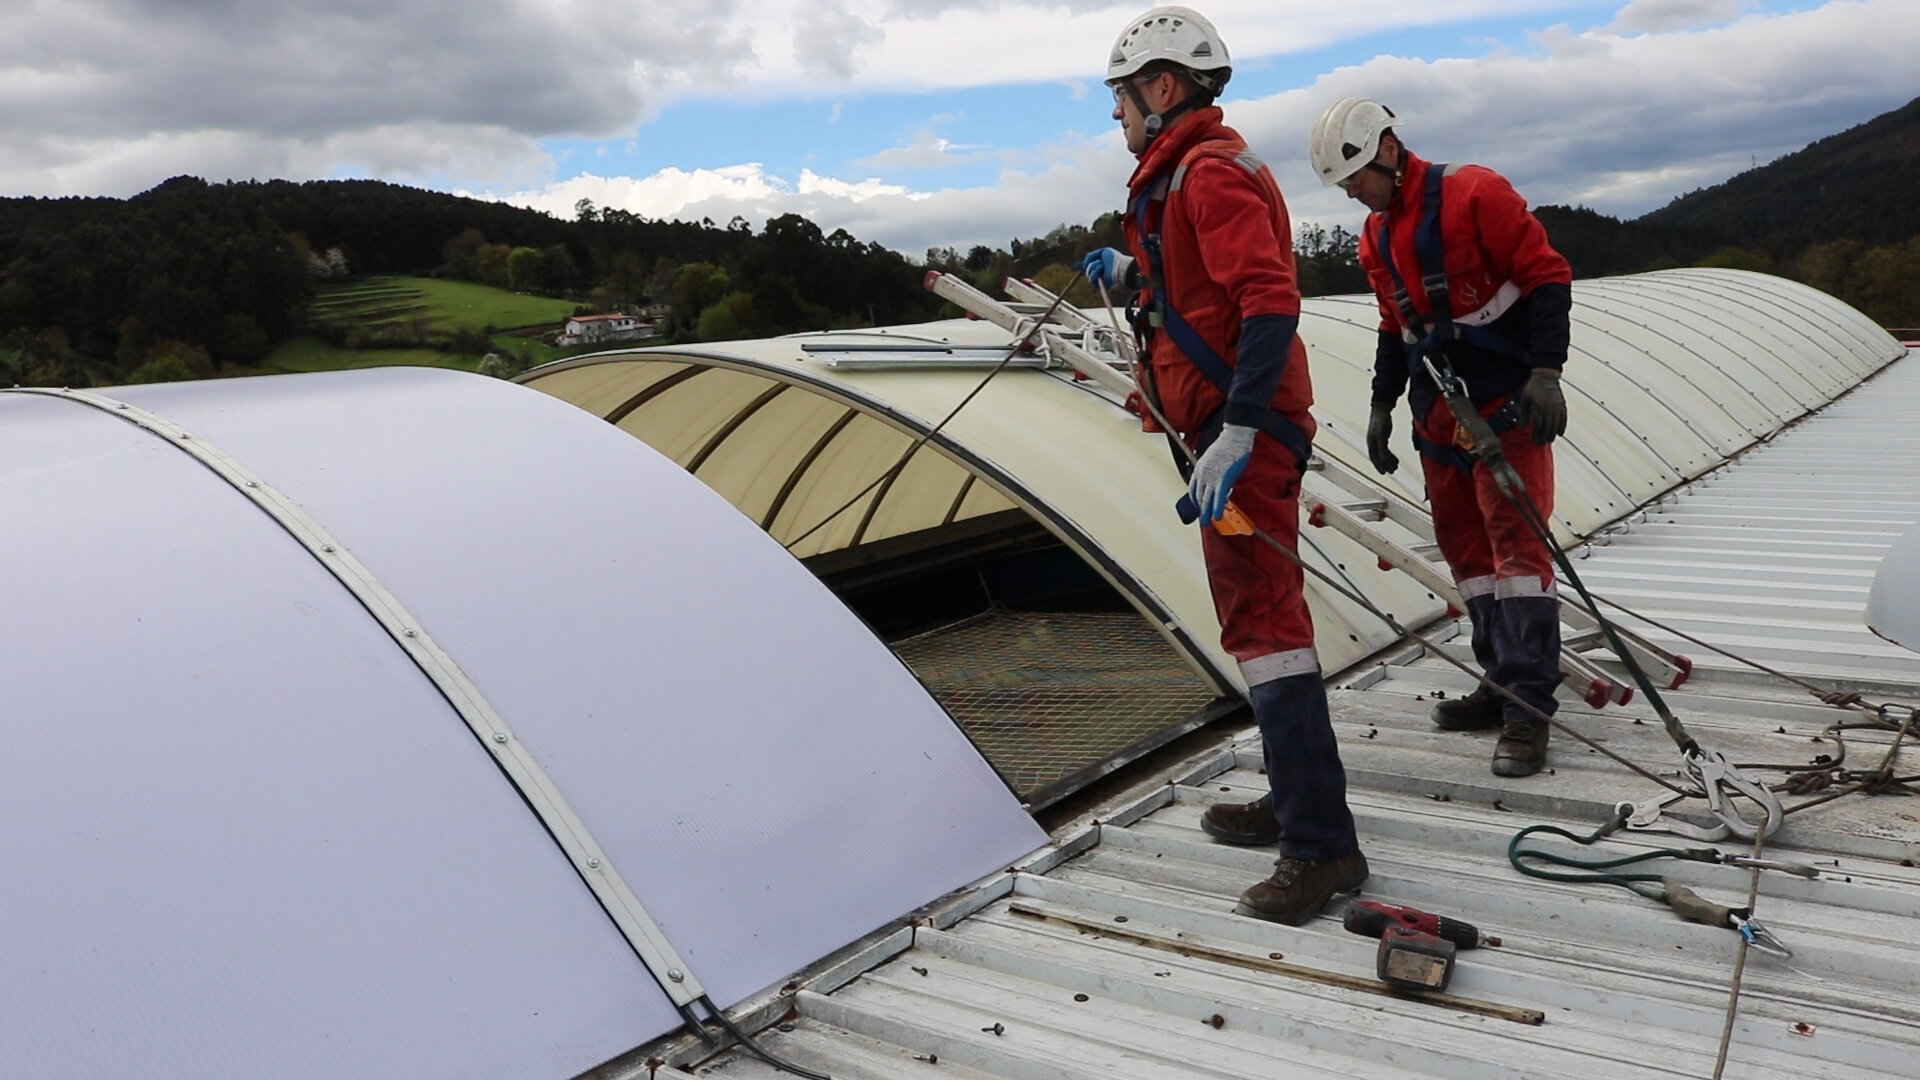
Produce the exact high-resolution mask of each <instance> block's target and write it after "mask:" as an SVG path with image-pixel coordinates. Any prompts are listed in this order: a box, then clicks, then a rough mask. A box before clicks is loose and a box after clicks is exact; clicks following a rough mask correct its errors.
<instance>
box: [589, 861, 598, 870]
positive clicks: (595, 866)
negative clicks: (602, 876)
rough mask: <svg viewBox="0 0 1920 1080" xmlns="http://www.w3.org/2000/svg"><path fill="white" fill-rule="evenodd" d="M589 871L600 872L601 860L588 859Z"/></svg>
mask: <svg viewBox="0 0 1920 1080" xmlns="http://www.w3.org/2000/svg"><path fill="white" fill-rule="evenodd" d="M587 869H589V870H598V869H600V860H599V859H588V860H587Z"/></svg>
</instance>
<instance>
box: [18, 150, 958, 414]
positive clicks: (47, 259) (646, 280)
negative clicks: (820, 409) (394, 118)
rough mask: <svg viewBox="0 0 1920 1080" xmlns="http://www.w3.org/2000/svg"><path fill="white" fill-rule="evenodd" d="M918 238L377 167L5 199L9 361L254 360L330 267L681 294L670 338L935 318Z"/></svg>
mask: <svg viewBox="0 0 1920 1080" xmlns="http://www.w3.org/2000/svg"><path fill="white" fill-rule="evenodd" d="M921 273H922V270H921V269H920V268H919V267H917V266H915V265H913V264H912V263H911V262H910V261H909V260H908V259H906V258H905V257H904V256H902V255H900V254H899V253H898V252H895V251H892V250H890V249H888V248H885V247H882V246H881V245H879V244H868V243H862V242H861V241H859V240H858V239H856V238H854V237H853V236H851V235H850V234H848V233H847V232H845V231H844V230H835V231H834V232H832V233H826V232H823V231H822V230H821V229H820V227H819V226H817V225H815V224H814V223H813V222H811V221H808V220H807V219H805V218H802V217H800V216H798V215H794V214H787V215H783V216H781V217H776V218H774V219H772V220H771V221H769V222H767V223H766V225H765V226H764V227H763V228H762V229H760V230H759V231H758V232H756V231H754V230H753V229H752V228H751V227H750V226H749V225H748V224H747V223H746V222H745V221H743V220H741V219H739V218H735V219H734V220H733V221H731V222H728V223H727V224H725V225H716V224H714V223H713V222H711V221H701V222H682V221H656V220H652V219H649V218H645V217H643V216H641V215H638V214H631V213H628V212H626V211H623V210H618V209H612V208H608V209H605V210H600V209H597V208H595V207H594V206H592V205H591V204H590V203H585V202H583V203H581V204H580V205H578V206H577V207H576V208H575V216H574V218H573V219H571V220H565V219H561V218H556V217H554V216H552V215H549V214H545V213H541V212H538V211H534V210H528V209H524V208H521V207H514V206H508V205H506V204H503V203H495V202H486V201H482V200H478V199H468V198H461V197H458V196H453V195H447V194H443V193H439V192H430V191H423V190H420V189H417V188H409V187H404V186H401V185H397V184H387V183H382V182H377V181H360V180H348V181H312V182H307V183H294V182H291V181H265V182H257V181H247V182H235V183H220V184H210V183H207V182H206V181H204V180H200V179H198V178H195V177H176V178H174V179H171V180H168V181H166V182H165V183H163V184H161V185H159V186H158V187H155V188H153V189H151V190H149V191H146V192H143V193H141V194H139V195H136V196H134V197H132V198H129V199H106V198H62V199H42V198H11V199H0V380H4V382H5V383H7V384H15V383H19V384H30V385H70V386H87V385H111V384H114V383H122V382H128V381H148V380H158V379H163V378H177V377H185V376H188V375H191V376H196V377H206V376H210V375H217V374H221V373H223V372H229V371H234V370H246V369H248V368H249V367H250V366H251V365H253V364H256V363H258V362H259V361H260V360H261V359H262V358H263V357H265V356H266V355H267V353H268V352H270V351H271V350H272V349H273V348H274V346H276V345H277V344H279V343H280V342H283V341H285V340H287V338H289V337H290V336H292V335H295V334H298V333H300V332H303V331H304V330H306V329H307V328H308V322H307V316H308V311H309V307H310V305H311V304H312V301H313V299H314V295H315V289H316V286H317V284H318V283H321V282H325V281H328V280H337V279H340V278H343V277H351V276H362V275H386V274H412V275H440V276H445V277H451V278H459V279H465V280H472V281H481V282H485V283H488V284H493V285H498V286H500V287H502V288H510V289H516V290H519V291H524V292H533V293H540V294H543V295H548V296H555V297H563V298H569V299H575V300H577V301H579V302H580V304H581V305H582V307H583V308H589V309H591V308H605V307H618V306H630V305H635V304H641V303H647V302H656V301H657V302H664V303H670V304H672V306H673V314H672V317H671V320H670V322H669V325H668V326H667V330H668V333H669V335H670V337H673V338H679V339H691V338H695V337H708V338H721V337H739V336H759V335H772V334H783V333H791V332H795V331H801V330H810V329H829V328H836V327H849V326H863V325H874V324H883V323H904V322H916V321H921V320H925V319H928V318H932V317H933V316H934V314H935V313H936V312H937V311H938V309H939V304H938V301H937V300H936V299H935V298H933V297H932V296H931V295H929V294H928V293H926V292H925V290H923V289H922V288H921V284H920V277H921Z"/></svg>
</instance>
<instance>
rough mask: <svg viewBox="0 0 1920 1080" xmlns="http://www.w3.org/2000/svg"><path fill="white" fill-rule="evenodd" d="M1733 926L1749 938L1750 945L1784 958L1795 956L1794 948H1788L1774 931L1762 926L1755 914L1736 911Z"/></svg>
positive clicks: (1744, 936) (1742, 935)
mask: <svg viewBox="0 0 1920 1080" xmlns="http://www.w3.org/2000/svg"><path fill="white" fill-rule="evenodd" d="M1733 928H1734V929H1735V930H1738V931H1740V936H1741V937H1743V938H1745V939H1746V940H1747V945H1748V946H1749V947H1751V948H1755V949H1759V950H1760V951H1761V952H1763V953H1770V954H1772V955H1774V956H1778V957H1780V958H1781V959H1782V960H1790V959H1792V958H1793V950H1792V949H1789V948H1787V944H1786V942H1784V941H1781V940H1780V939H1779V938H1777V937H1775V936H1774V934H1773V931H1771V930H1769V929H1767V928H1766V927H1764V926H1761V925H1760V920H1758V919H1756V918H1754V917H1753V916H1751V915H1742V914H1740V913H1739V912H1734V915H1733Z"/></svg>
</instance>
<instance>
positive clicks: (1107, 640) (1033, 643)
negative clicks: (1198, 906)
mask: <svg viewBox="0 0 1920 1080" xmlns="http://www.w3.org/2000/svg"><path fill="white" fill-rule="evenodd" d="M894 651H895V652H896V653H898V654H899V656H900V659H901V660H903V661H905V662H906V664H907V666H908V667H910V668H912V669H913V672H914V674H916V675H918V676H919V677H920V680H921V681H922V682H924V683H925V684H926V685H927V689H928V690H930V691H932V693H933V695H934V697H936V698H938V699H939V700H940V703H941V704H942V705H944V706H946V708H947V711H948V712H950V713H952V714H953V718H954V719H955V720H956V721H958V722H959V724H960V726H961V728H962V729H964V730H965V731H966V733H967V734H968V735H969V736H970V737H972V739H973V741H974V743H975V744H977V745H978V746H979V747H980V751H981V753H983V754H985V755H986V757H987V760H988V761H990V762H992V763H993V766H994V768H996V769H998V770H999V771H1000V775H1001V776H1003V777H1005V778H1006V780H1007V783H1008V784H1009V785H1010V786H1011V787H1012V788H1013V789H1014V790H1015V791H1017V792H1019V793H1020V795H1021V797H1022V798H1025V799H1029V800H1031V799H1032V798H1033V796H1034V795H1035V793H1037V792H1041V791H1042V790H1043V789H1046V788H1048V787H1049V786H1050V785H1055V784H1058V783H1059V782H1060V781H1062V780H1064V779H1066V778H1068V777H1071V776H1073V775H1074V774H1075V773H1078V772H1080V771H1081V770H1084V769H1088V768H1091V767H1093V766H1096V765H1099V764H1101V763H1103V762H1105V761H1106V760H1107V759H1108V758H1110V757H1112V756H1113V755H1115V754H1116V753H1118V752H1120V751H1122V750H1125V749H1127V748H1129V747H1130V746H1133V745H1134V744H1135V743H1137V742H1139V741H1141V740H1143V739H1147V738H1148V737H1150V736H1153V735H1156V734H1158V733H1160V732H1163V731H1166V730H1167V729H1169V728H1171V727H1174V726H1175V725H1178V724H1180V723H1182V722H1183V721H1185V720H1187V719H1188V718H1190V717H1192V716H1193V715H1194V714H1195V713H1196V712H1198V711H1199V710H1200V709H1201V708H1203V707H1204V706H1206V705H1207V704H1208V703H1209V702H1211V701H1212V700H1213V699H1214V696H1215V695H1214V691H1213V688H1212V687H1211V686H1210V685H1208V684H1207V683H1206V682H1204V681H1202V680H1201V679H1200V677H1199V676H1198V675H1196V674H1195V673H1194V671H1193V669H1192V668H1190V667H1188V666H1187V664H1186V662H1185V661H1183V660H1182V659H1181V658H1180V656H1179V655H1178V654H1177V653H1175V652H1174V651H1173V648H1172V646H1170V645H1168V644H1167V642H1166V640H1165V639H1164V638H1162V637H1161V636H1160V635H1159V634H1158V633H1155V632H1154V630H1153V628H1152V627H1151V626H1149V625H1147V624H1146V623H1145V622H1143V621H1142V620H1141V618H1140V616H1138V615H1135V614H1132V613H1129V612H1121V613H1071V614H1062V613H1032V612H1010V611H993V612H988V613H987V614H985V615H981V616H977V617H975V618H972V619H968V620H967V621H965V622H962V623H957V624H955V625H953V626H947V627H942V628H941V629H939V630H935V631H932V632H931V633H927V634H922V635H919V636H917V637H913V638H908V639H906V640H904V641H898V642H895V643H894ZM1064 793H1065V792H1064V791H1062V792H1059V794H1064Z"/></svg>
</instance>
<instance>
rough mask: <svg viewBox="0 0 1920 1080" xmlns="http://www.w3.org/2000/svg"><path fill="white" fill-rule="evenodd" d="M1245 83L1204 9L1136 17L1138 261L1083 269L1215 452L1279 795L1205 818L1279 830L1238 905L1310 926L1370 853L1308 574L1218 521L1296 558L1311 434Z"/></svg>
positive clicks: (1255, 692)
mask: <svg viewBox="0 0 1920 1080" xmlns="http://www.w3.org/2000/svg"><path fill="white" fill-rule="evenodd" d="M1231 73H1232V71H1231V68H1230V67H1229V60H1228V57H1227V49H1226V45H1225V43H1224V42H1222V41H1221V40H1220V36H1219V34H1218V33H1217V32H1216V31H1215V30H1214V28H1213V25H1212V24H1211V23H1209V22H1207V20H1206V19H1204V18H1202V17H1201V16H1200V15H1199V14H1198V13H1196V12H1194V11H1192V10H1189V9H1187V8H1181V7H1163V8H1155V9H1154V10H1152V11H1149V12H1147V13H1146V14H1145V15H1141V16H1139V17H1137V18H1135V19H1133V20H1132V21H1131V22H1129V23H1128V24H1127V27H1126V29H1125V30H1124V31H1122V33H1121V35H1120V39H1119V40H1118V41H1117V42H1115V43H1114V47H1113V52H1112V54H1111V55H1110V56H1109V58H1108V64H1107V80H1106V81H1107V85H1108V86H1109V87H1110V88H1111V89H1112V90H1113V101H1114V107H1113V118H1114V119H1115V120H1118V121H1120V124H1121V128H1122V130H1123V131H1124V133H1125V135H1126V140H1127V149H1129V150H1131V151H1132V152H1133V153H1134V154H1135V155H1136V156H1137V157H1138V158H1139V162H1140V163H1139V166H1138V167H1137V168H1136V169H1135V170H1134V174H1133V178H1132V179H1131V180H1130V181H1128V185H1127V186H1128V207H1127V219H1126V230H1127V241H1128V245H1129V246H1130V247H1131V248H1132V249H1133V255H1132V256H1131V257H1129V256H1127V255H1123V254H1121V253H1120V252H1118V251H1115V250H1114V249H1112V248H1102V249H1100V250H1099V251H1095V252H1093V253H1092V254H1090V255H1088V256H1087V258H1086V259H1085V260H1084V261H1083V262H1082V263H1081V268H1082V269H1083V270H1084V271H1085V272H1086V274H1087V276H1088V277H1089V278H1091V279H1092V280H1093V281H1094V283H1095V284H1096V285H1100V286H1103V287H1107V288H1112V287H1114V286H1117V285H1120V284H1123V283H1124V284H1138V285H1139V286H1141V290H1140V293H1139V296H1140V298H1141V301H1142V307H1143V309H1144V313H1145V314H1146V315H1147V316H1148V319H1149V321H1150V324H1151V329H1150V330H1148V331H1147V333H1148V335H1149V338H1150V340H1149V341H1148V343H1147V350H1146V355H1147V363H1146V364H1145V365H1144V367H1145V377H1144V378H1143V382H1144V383H1145V384H1146V385H1144V386H1143V387H1142V390H1143V392H1145V393H1148V394H1152V395H1155V396H1156V399H1157V401H1158V403H1159V405H1160V408H1161V410H1162V411H1163V412H1164V413H1165V415H1166V417H1167V420H1168V422H1169V423H1170V424H1172V426H1173V427H1174V428H1175V429H1176V431H1177V433H1178V434H1179V436H1180V437H1182V438H1184V439H1185V440H1186V442H1187V445H1189V446H1191V447H1192V448H1193V449H1194V450H1195V451H1196V452H1198V454H1199V455H1200V456H1199V461H1198V463H1197V464H1195V465H1194V467H1193V470H1192V476H1191V478H1190V487H1189V495H1190V497H1191V499H1192V501H1193V503H1194V504H1195V505H1196V506H1197V508H1198V510H1199V517H1200V530H1201V532H1200V536H1201V548H1202V551H1203V553H1204V555H1205V557H1206V565H1207V578H1208V581H1209V582H1210V584H1211V585H1212V590H1213V599H1214V605H1215V608H1216V609H1217V612H1218V614H1219V617H1220V627H1221V632H1220V639H1221V644H1222V646H1223V647H1224V648H1225V649H1226V651H1227V652H1228V653H1230V654H1232V655H1233V657H1234V658H1235V659H1236V660H1238V661H1239V663H1240V671H1241V674H1242V675H1243V676H1244V678H1245V680H1246V683H1247V697H1248V701H1249V703H1250V704H1251V705H1252V707H1253V715H1254V719H1255V721H1256V722H1257V723H1258V724H1259V726H1260V734H1261V740H1262V742H1263V743H1264V746H1265V755H1266V764H1267V782H1268V787H1269V789H1270V792H1271V794H1270V796H1269V797H1268V798H1263V799H1260V800H1258V801H1256V802H1254V803H1252V804H1248V805H1238V806H1232V805H1220V806H1215V807H1212V808H1210V809H1209V811H1208V813H1207V815H1206V817H1205V818H1204V819H1203V823H1204V824H1205V825H1206V827H1207V830H1208V831H1209V832H1212V833H1214V834H1215V835H1217V836H1223V837H1224V838H1227V839H1233V840H1236V841H1237V842H1242V843H1257V842H1261V841H1264V842H1266V843H1272V842H1274V839H1275V834H1276V833H1277V834H1278V841H1279V844H1280V855H1281V858H1280V860H1279V862H1278V863H1277V864H1276V865H1275V868H1274V872H1273V875H1272V877H1270V878H1269V879H1267V880H1266V881H1263V882H1260V883H1258V884H1256V885H1254V886H1253V887H1252V888H1250V889H1248V890H1247V891H1246V892H1245V893H1244V894H1242V896H1241V897H1240V908H1239V910H1240V911H1241V912H1242V913H1244V914H1249V915H1254V916H1257V917H1259V918H1263V919H1272V920H1276V921H1280V922H1288V923H1301V922H1305V921H1306V920H1308V919H1310V918H1312V917H1313V916H1314V915H1315V914H1316V913H1318V912H1319V910H1320V908H1321V906H1322V905H1324V904H1325V903H1326V902H1327V901H1328V900H1329V899H1330V898H1332V896H1333V895H1334V894H1335V893H1337V892H1350V891H1353V890H1355V889H1358V888H1359V887H1360V884H1361V883H1362V882H1363V881H1365V880H1366V877H1367V860H1366V857H1365V856H1364V855H1362V854H1361V853H1360V844H1359V840H1358V838H1357V837H1356V835H1355V833H1354V826H1353V815H1352V814H1351V813H1350V812H1349V811H1348V809H1347V802H1346V772H1345V770H1344V769H1343V768H1342V766H1341V764H1340V753H1339V748H1338V746H1337V744H1336V743H1335V740H1334V734H1333V724H1332V721H1331V719H1330V718H1329V716H1328V713H1327V693H1326V687H1325V685H1324V684H1323V683H1322V682H1321V676H1320V661H1319V657H1318V655H1317V654H1316V653H1315V651H1314V641H1313V619H1312V616H1311V615H1310V614H1309V613H1308V611H1307V604H1306V597H1305V593H1304V591H1303V586H1304V573H1303V571H1302V570H1301V568H1300V565H1299V564H1298V563H1297V562H1295V561H1294V560H1293V559H1290V558H1288V557H1287V556H1286V555H1285V554H1284V553H1283V552H1281V551H1278V550H1275V549H1274V547H1273V546H1271V545H1270V544H1268V543H1267V542H1266V541H1264V540H1262V539H1260V538H1258V537H1255V536H1224V535H1221V534H1220V533H1219V532H1217V531H1216V530H1215V529H1214V528H1213V527H1212V526H1211V524H1210V523H1211V522H1214V521H1217V520H1219V519H1220V517H1221V516H1222V514H1223V512H1224V511H1225V509H1226V506H1227V502H1228V497H1229V495H1231V497H1232V502H1233V504H1234V505H1235V506H1236V507H1237V508H1238V509H1239V510H1240V511H1241V512H1242V513H1244V514H1245V515H1246V516H1247V517H1248V518H1250V519H1251V520H1252V522H1253V523H1254V524H1255V525H1256V526H1258V527H1259V528H1260V529H1261V530H1263V531H1265V532H1266V533H1267V534H1269V535H1270V536H1271V537H1272V538H1273V539H1274V540H1276V541H1277V542H1279V543H1280V544H1282V545H1284V546H1285V547H1286V548H1287V549H1288V550H1293V549H1294V548H1295V545H1296V544H1297V539H1298V536H1299V528H1300V521H1299V494H1300V475H1301V471H1302V469H1303V468H1304V466H1305V463H1306V459H1307V455H1308V454H1309V453H1310V452H1311V448H1310V440H1311V439H1312V436H1313V429H1314V422H1313V418H1312V417H1311V416H1310V415H1308V413H1307V406H1309V405H1310V404H1312V402H1313V391H1312V388H1311V386H1310V385H1309V383H1308V379H1307V356H1306V348H1305V347H1304V346H1303V345H1302V344H1301V343H1300V341H1299V339H1298V338H1297V337H1296V336H1295V333H1294V331H1295V329H1296V327H1297V325H1298V323H1299V317H1300V291H1299V288H1298V285H1297V283H1296V279H1295V276H1294V262H1293V245H1292V236H1293V228H1292V226H1291V224H1290V223H1289V221H1288V218H1287V210H1286V205H1285V203H1284V202H1283V201H1282V199H1281V196H1280V189H1279V187H1278V186H1277V185H1276V184H1275V183H1274V180H1273V175H1272V173H1270V172H1269V171H1268V170H1267V167H1266V166H1265V165H1263V164H1261V163H1260V160H1259V159H1258V158H1256V157H1254V156H1253V154H1252V152H1251V151H1249V150H1248V149H1247V144H1246V142H1245V141H1244V140H1242V139H1241V138H1240V136H1239V135H1238V134H1237V133H1235V132H1234V131H1233V129H1232V128H1229V127H1227V126H1226V125H1224V124H1223V123H1222V122H1221V112H1220V110H1219V109H1218V108H1215V107H1214V105H1213V100H1214V98H1215V96H1216V95H1218V94H1219V92H1220V89H1221V87H1223V86H1224V85H1226V82H1227V79H1228V77H1229V76H1230V75H1231ZM1169 509H1170V510H1171V508H1169Z"/></svg>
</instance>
